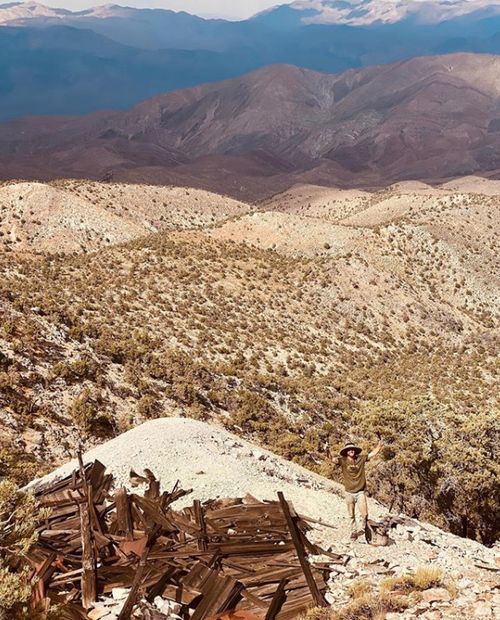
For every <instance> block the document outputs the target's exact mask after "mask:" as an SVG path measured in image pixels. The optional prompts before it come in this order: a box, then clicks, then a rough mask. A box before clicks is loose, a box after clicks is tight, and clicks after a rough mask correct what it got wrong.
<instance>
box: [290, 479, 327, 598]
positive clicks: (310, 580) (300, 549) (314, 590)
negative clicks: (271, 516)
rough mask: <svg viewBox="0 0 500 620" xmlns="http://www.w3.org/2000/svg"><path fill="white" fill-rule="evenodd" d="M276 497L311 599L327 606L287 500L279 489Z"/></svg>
mask: <svg viewBox="0 0 500 620" xmlns="http://www.w3.org/2000/svg"><path fill="white" fill-rule="evenodd" d="M278 499H279V502H280V505H281V509H282V511H283V514H284V515H285V520H286V523H287V525H288V530H289V531H290V534H291V536H292V541H293V545H294V547H295V551H296V552H297V557H298V558H299V562H300V566H301V568H302V572H303V573H304V577H305V578H306V581H307V585H308V586H309V590H310V592H311V595H312V597H313V601H314V603H315V604H316V605H318V606H319V607H327V606H328V603H327V602H326V601H325V598H324V596H323V595H322V594H321V592H320V591H319V588H318V584H317V583H316V581H315V579H314V576H313V574H312V571H311V566H310V564H309V562H308V561H307V554H306V552H305V549H304V545H303V544H302V540H301V538H300V533H299V531H298V529H297V526H296V524H295V521H294V520H293V517H292V515H291V512H290V506H289V505H288V502H287V501H286V499H285V496H284V495H283V493H282V492H281V491H278Z"/></svg>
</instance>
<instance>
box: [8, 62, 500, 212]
mask: <svg viewBox="0 0 500 620" xmlns="http://www.w3.org/2000/svg"><path fill="white" fill-rule="evenodd" d="M499 92H500V57H498V56H487V55H479V54H450V55H446V56H437V57H424V58H416V59H411V60H407V61H405V62H400V63H396V64H392V65H381V66H376V67H369V68H364V69H359V70H348V71H346V72H344V73H341V74H338V75H330V74H324V73H319V72H315V71H310V70H306V69H300V68H298V67H294V66H289V65H275V66H271V67H266V68H263V69H259V70H257V71H254V72H251V73H249V74H246V75H244V76H242V77H238V78H233V79H231V80H226V81H223V82H218V83H212V84H205V85H201V86H196V87H194V88H191V89H186V90H181V91H177V92H175V93H166V94H163V95H160V96H157V97H154V98H152V99H148V100H146V101H144V102H142V103H140V104H138V105H136V106H134V107H133V108H131V109H130V110H128V111H125V112H121V111H101V112H99V113H94V114H89V115H83V116H73V117H66V116H62V117H57V116H53V117H50V116H47V117H30V118H26V119H18V120H14V121H12V122H10V123H4V124H2V125H0V164H1V166H2V174H3V176H4V178H41V179H50V178H59V177H83V178H94V179H102V178H108V179H111V178H112V179H114V180H120V181H134V182H149V183H155V184H158V183H166V184H168V183H173V184H179V185H190V186H196V187H202V188H204V189H209V190H211V191H217V192H219V193H226V194H231V195H233V196H235V197H237V198H242V199H245V200H257V199H260V198H265V197H266V196H269V195H271V194H273V193H275V192H277V191H281V190H283V189H286V188H287V187H289V186H290V185H293V184H294V183H297V182H307V183H318V184H322V185H330V186H331V185H334V184H337V185H341V186H357V187H362V186H364V187H380V186H382V185H385V184H389V183H393V182H395V181H399V180H402V179H421V180H426V181H429V182H435V181H437V180H439V179H446V178H450V177H457V176H461V175H465V174H474V173H477V174H483V175H486V176H491V177H495V176H498V174H499V171H500V155H499V153H500V101H499V95H498V93H499Z"/></svg>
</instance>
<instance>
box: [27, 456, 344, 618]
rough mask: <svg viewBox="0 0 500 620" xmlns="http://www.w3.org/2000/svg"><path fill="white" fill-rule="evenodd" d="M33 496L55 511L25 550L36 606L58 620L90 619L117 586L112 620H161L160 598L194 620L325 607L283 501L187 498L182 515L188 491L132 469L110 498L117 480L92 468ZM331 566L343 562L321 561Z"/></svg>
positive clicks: (308, 546) (296, 519) (297, 526)
mask: <svg viewBox="0 0 500 620" xmlns="http://www.w3.org/2000/svg"><path fill="white" fill-rule="evenodd" d="M79 465H80V467H79V470H77V471H75V472H73V474H72V475H71V476H68V477H67V478H65V479H63V480H60V481H56V482H53V483H51V484H49V485H48V486H45V487H43V488H40V489H38V490H37V491H36V492H35V495H36V498H37V500H38V502H39V503H40V505H41V506H42V507H50V508H51V513H50V515H49V517H48V518H47V520H46V521H45V523H44V524H43V525H41V526H40V528H39V531H38V537H39V538H38V543H37V544H36V546H35V547H34V548H33V550H32V551H30V561H31V563H32V565H33V568H34V570H33V574H34V575H35V574H36V576H37V578H38V583H36V585H34V596H33V605H34V606H36V605H38V606H42V605H47V603H48V601H49V600H50V601H53V602H55V603H57V604H59V605H62V608H63V610H64V612H63V615H62V616H61V617H62V618H65V619H66V620H74V619H78V620H80V619H85V618H87V617H88V616H87V612H86V610H87V609H88V608H89V607H90V606H91V604H92V603H93V602H94V600H96V599H97V598H98V597H103V596H107V595H109V594H110V593H111V591H112V590H113V589H114V588H127V589H129V592H128V596H127V599H126V601H125V603H124V606H123V608H122V610H121V613H120V615H119V619H120V620H126V619H128V618H145V619H149V618H154V619H155V620H161V619H162V618H166V616H165V615H163V614H162V613H161V612H160V611H158V610H157V609H155V608H154V607H153V606H152V604H153V602H154V601H155V599H156V597H158V596H159V597H161V598H162V599H164V600H166V601H171V602H172V604H174V602H175V604H177V605H179V606H180V611H179V615H181V616H182V617H187V616H191V618H192V620H205V619H207V618H211V619H214V618H217V617H218V616H219V615H220V614H225V613H228V612H232V611H237V612H241V613H243V612H245V613H248V614H249V615H250V616H253V617H257V618H259V619H260V620H292V619H293V618H295V617H296V616H298V615H299V614H301V613H303V612H305V611H306V610H307V609H308V608H310V607H312V606H318V605H325V604H326V603H325V599H324V592H325V590H326V581H325V578H326V575H327V573H328V566H325V564H324V563H323V564H321V565H318V566H316V567H315V566H312V565H311V564H310V563H309V561H308V558H307V550H310V551H312V552H314V553H316V552H318V553H321V550H320V549H318V548H317V547H316V546H315V545H313V544H312V543H309V541H307V538H306V533H307V532H308V531H309V529H310V527H309V526H308V524H307V522H306V518H303V517H301V516H299V515H296V514H295V513H294V512H293V510H292V509H291V507H290V506H289V504H288V502H287V501H286V499H285V498H284V496H283V494H282V493H280V494H279V501H267V502H261V501H258V500H256V499H255V498H253V497H251V496H247V497H246V498H243V499H223V500H209V501H206V502H204V503H203V504H202V503H201V502H200V501H198V500H195V501H194V503H193V504H191V506H190V507H187V508H184V509H182V510H175V509H173V508H172V503H173V502H175V501H176V500H177V499H179V498H181V497H183V496H184V495H186V494H187V493H188V492H187V491H183V490H182V489H180V488H179V487H178V485H176V486H175V487H174V488H173V489H172V491H171V492H163V493H162V492H161V489H160V485H159V482H158V481H157V480H156V479H155V477H154V476H153V474H152V473H151V472H150V471H149V470H148V471H147V472H146V473H145V475H144V476H139V475H138V474H136V473H135V472H132V477H133V480H134V485H135V486H138V485H139V484H143V485H145V489H144V491H145V492H144V494H139V493H129V492H128V491H127V490H126V489H125V488H118V489H117V490H116V491H115V492H112V491H111V487H112V485H113V477H112V476H111V475H110V474H106V471H105V468H104V466H103V465H102V464H101V463H99V462H98V461H96V462H94V463H92V464H87V465H85V466H84V465H83V462H82V461H81V459H80V463H79ZM327 555H328V557H329V558H330V559H329V563H338V564H343V563H344V559H343V558H342V557H341V556H336V555H335V554H331V553H329V554H327Z"/></svg>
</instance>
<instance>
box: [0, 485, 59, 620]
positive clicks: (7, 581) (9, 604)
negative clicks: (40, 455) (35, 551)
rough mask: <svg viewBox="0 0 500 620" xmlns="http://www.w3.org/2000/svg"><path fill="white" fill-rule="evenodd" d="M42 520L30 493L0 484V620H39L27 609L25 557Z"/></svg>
mask: <svg viewBox="0 0 500 620" xmlns="http://www.w3.org/2000/svg"><path fill="white" fill-rule="evenodd" d="M45 517H46V512H44V511H43V510H41V509H39V507H38V506H37V504H36V501H35V499H34V497H33V496H32V495H31V494H30V493H26V492H23V491H20V490H19V488H18V487H17V486H16V484H15V483H14V482H12V481H9V480H0V619H1V620H28V618H31V619H33V620H35V619H38V618H39V619H40V620H42V616H38V614H37V613H35V612H33V610H30V609H29V603H30V599H31V592H32V587H31V576H32V567H31V566H29V565H28V562H27V560H26V554H27V552H28V550H29V549H30V548H31V547H32V545H34V544H35V542H36V528H37V525H38V524H39V523H40V522H41V521H42V520H43V519H44V518H45ZM43 616H44V617H46V618H47V617H48V615H45V614H43ZM54 620H55V619H54Z"/></svg>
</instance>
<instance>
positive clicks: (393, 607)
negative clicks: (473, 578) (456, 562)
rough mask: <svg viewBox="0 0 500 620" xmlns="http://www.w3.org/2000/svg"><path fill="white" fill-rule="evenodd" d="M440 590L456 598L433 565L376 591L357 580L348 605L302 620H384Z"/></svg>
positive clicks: (393, 579)
mask: <svg viewBox="0 0 500 620" xmlns="http://www.w3.org/2000/svg"><path fill="white" fill-rule="evenodd" d="M439 587H441V588H446V589H447V590H448V591H449V592H450V596H451V597H454V596H455V595H456V589H455V586H454V584H453V582H452V581H451V580H450V579H449V578H447V577H445V576H444V574H443V571H442V570H440V569H438V568H435V567H433V566H422V567H420V568H417V570H416V571H415V572H414V573H412V574H408V575H402V576H399V577H389V578H387V579H384V580H383V581H382V582H381V583H380V584H379V587H378V588H376V587H375V586H374V585H373V584H372V583H371V582H370V581H368V580H366V579H358V580H356V581H354V582H353V583H352V584H351V585H350V587H349V596H350V597H351V599H352V600H351V602H350V603H348V604H347V605H345V606H344V607H342V608H340V609H332V608H313V609H310V610H309V611H308V612H307V613H306V614H305V615H304V616H303V617H302V620H384V618H385V617H386V615H387V614H388V613H393V612H396V613H401V612H404V611H405V610H406V609H408V608H410V607H412V606H413V605H415V604H416V603H418V602H419V600H420V594H421V593H422V592H424V591H425V590H428V589H429V588H439Z"/></svg>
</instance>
